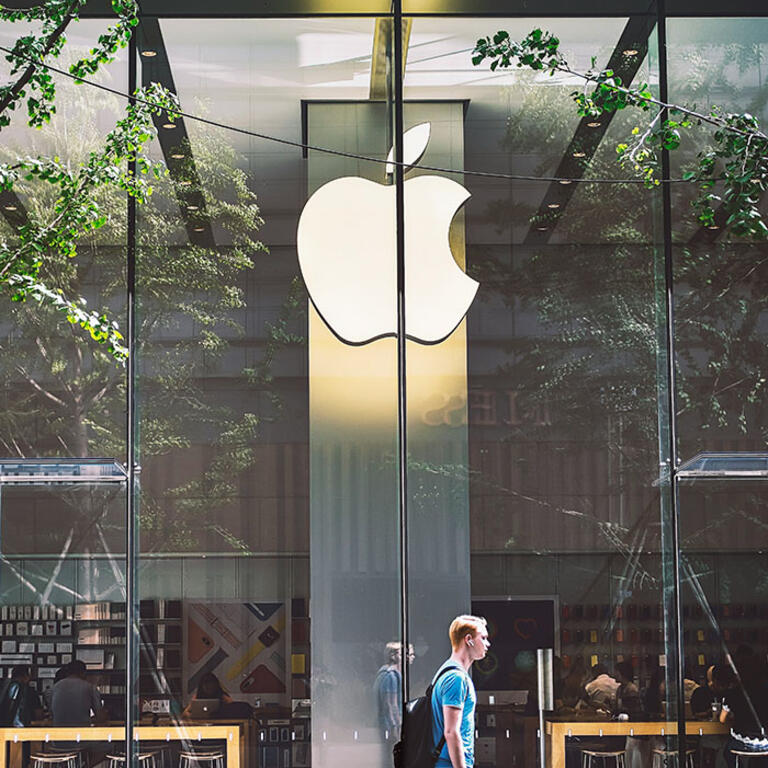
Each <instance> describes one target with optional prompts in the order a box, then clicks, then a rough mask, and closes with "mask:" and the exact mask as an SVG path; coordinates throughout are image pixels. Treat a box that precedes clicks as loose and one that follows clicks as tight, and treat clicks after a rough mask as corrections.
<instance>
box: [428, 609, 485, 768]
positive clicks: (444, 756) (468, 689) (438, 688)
mask: <svg viewBox="0 0 768 768" xmlns="http://www.w3.org/2000/svg"><path fill="white" fill-rule="evenodd" d="M448 636H449V637H450V639H451V655H450V657H449V658H448V660H447V661H446V662H445V663H444V664H443V665H442V666H441V667H440V669H438V670H437V673H436V674H435V678H433V680H437V682H436V683H435V684H434V688H433V689H432V736H433V740H434V743H435V745H438V744H439V743H440V740H441V739H442V738H445V743H444V744H443V747H442V749H441V750H440V753H439V755H438V758H437V763H436V764H435V765H436V768H472V766H473V765H474V764H475V703H476V701H477V696H476V695H475V686H474V684H473V683H472V679H471V678H470V676H469V668H470V667H471V666H472V664H473V662H475V661H478V660H479V659H482V658H485V654H486V653H487V652H488V649H489V648H490V647H491V644H490V642H488V628H487V625H486V621H485V619H482V618H480V617H479V616H468V615H464V616H457V617H456V618H455V619H454V620H453V621H452V622H451V626H450V628H449V629H448ZM446 667H448V668H449V669H448V671H447V672H445V673H444V674H442V675H441V676H440V678H439V679H438V675H440V673H441V671H442V670H443V669H445V668H446Z"/></svg>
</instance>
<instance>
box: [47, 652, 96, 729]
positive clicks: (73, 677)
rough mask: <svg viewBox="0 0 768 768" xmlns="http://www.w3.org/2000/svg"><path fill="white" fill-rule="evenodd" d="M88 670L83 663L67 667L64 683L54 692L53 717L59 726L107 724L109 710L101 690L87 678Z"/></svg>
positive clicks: (75, 663) (56, 685)
mask: <svg viewBox="0 0 768 768" xmlns="http://www.w3.org/2000/svg"><path fill="white" fill-rule="evenodd" d="M86 672H87V668H86V666H85V663H84V662H82V661H80V659H75V661H73V662H71V663H70V664H68V665H67V667H66V672H65V674H64V677H63V679H61V680H59V682H58V683H56V684H55V685H54V686H53V688H52V689H51V691H52V692H51V715H52V716H53V724H54V725H56V726H62V727H67V726H75V725H90V724H91V718H93V721H94V722H96V723H105V722H106V721H107V719H108V713H107V710H106V709H105V708H104V705H103V704H102V702H101V694H100V693H99V689H98V688H97V687H96V686H95V685H93V684H92V683H89V682H88V681H87V680H86V678H85V675H86Z"/></svg>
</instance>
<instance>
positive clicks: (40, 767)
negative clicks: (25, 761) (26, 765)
mask: <svg viewBox="0 0 768 768" xmlns="http://www.w3.org/2000/svg"><path fill="white" fill-rule="evenodd" d="M80 757H81V753H80V752H78V751H76V750H73V751H72V752H33V753H32V754H31V755H30V756H29V759H30V760H31V761H32V768H78V763H79V761H80Z"/></svg>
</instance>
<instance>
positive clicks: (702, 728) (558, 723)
mask: <svg viewBox="0 0 768 768" xmlns="http://www.w3.org/2000/svg"><path fill="white" fill-rule="evenodd" d="M544 729H545V734H546V745H547V765H548V766H550V768H565V740H566V738H568V737H569V736H598V737H601V736H675V735H677V722H668V721H664V720H657V721H649V722H644V721H631V720H626V721H617V720H547V721H546V724H545V726H544ZM685 732H686V734H688V735H689V736H704V735H705V734H727V733H729V732H730V726H729V725H724V724H723V723H713V722H711V721H704V720H702V721H699V720H689V721H688V722H686V724H685ZM0 768H2V766H0Z"/></svg>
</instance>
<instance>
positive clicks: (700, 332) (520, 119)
mask: <svg viewBox="0 0 768 768" xmlns="http://www.w3.org/2000/svg"><path fill="white" fill-rule="evenodd" d="M673 50H674V48H673ZM759 55H760V54H759V51H756V50H755V48H754V46H752V47H749V49H748V50H747V47H746V46H745V48H744V50H741V49H739V50H736V49H734V47H733V46H730V47H729V48H728V49H727V50H725V49H724V48H723V47H720V48H719V51H718V56H719V58H717V57H715V58H712V59H711V61H710V62H709V64H708V66H707V67H705V68H702V70H701V71H700V72H699V73H698V74H699V75H700V77H699V78H698V79H695V80H694V86H695V98H694V99H693V100H694V101H698V102H699V103H700V100H701V99H706V100H708V99H709V98H710V95H711V94H713V93H719V94H722V93H724V92H726V91H727V93H728V95H729V99H730V101H729V103H727V104H725V108H727V109H733V110H743V109H745V107H747V108H748V109H749V110H758V109H763V107H764V105H765V98H766V92H768V91H767V89H765V88H764V87H763V88H760V89H757V88H755V87H754V85H755V83H754V73H755V67H757V66H759V62H760V59H759ZM694 59H695V56H694ZM693 64H695V61H694V62H693ZM747 70H749V71H750V73H751V74H750V76H749V77H746V78H744V79H743V80H742V79H741V78H742V75H743V74H744V72H746V71H747ZM672 76H673V77H674V76H675V75H674V70H673V75H672ZM685 82H686V84H687V82H688V81H687V79H685ZM747 82H749V83H750V85H749V87H747V86H746V85H745V83H747ZM537 86H538V88H537V87H536V86H534V87H531V88H526V87H525V86H522V85H520V86H515V88H517V89H518V90H517V92H516V97H517V101H518V102H519V104H520V109H519V110H518V109H516V111H515V114H514V115H512V116H510V118H509V120H508V123H507V135H506V138H505V140H504V147H505V148H506V149H508V150H509V151H510V152H517V153H519V154H521V155H523V154H526V153H533V152H535V151H537V147H538V148H542V149H541V151H542V152H543V157H541V158H537V166H536V168H535V170H534V173H542V174H543V173H547V172H551V171H552V169H553V168H554V167H555V165H556V163H557V162H558V161H559V159H560V154H559V153H561V152H562V151H563V149H564V146H565V144H566V142H567V140H569V139H570V138H571V136H573V129H572V128H570V130H569V128H568V126H569V125H573V105H572V104H571V103H570V102H569V101H568V99H567V94H566V95H564V94H563V93H562V92H560V94H559V96H558V93H557V88H555V87H553V86H548V87H546V86H544V85H543V84H541V83H539V84H537ZM686 94H687V92H686ZM686 94H683V96H680V95H679V94H678V93H677V92H675V97H674V98H675V99H676V100H683V98H685V100H688V97H687V95H686ZM635 117H636V116H635ZM632 122H633V118H632V117H631V116H629V115H627V114H626V113H619V114H617V116H616V118H615V122H614V124H612V126H611V129H610V131H611V133H615V134H616V135H621V133H622V132H625V131H627V129H628V128H631V125H632ZM551 125H554V126H555V128H554V129H550V126H551ZM611 133H609V134H607V135H606V137H605V138H604V140H603V142H602V144H601V145H600V148H599V150H598V152H597V153H596V155H595V157H594V158H593V159H592V160H591V161H590V163H589V167H588V169H587V174H588V175H591V176H593V177H614V176H616V162H615V142H614V141H611ZM558 136H559V139H560V141H559V142H558V141H557V138H558ZM700 138H701V134H700V133H697V132H696V131H695V130H691V131H690V133H689V134H688V135H687V136H685V137H684V140H683V143H682V145H681V148H680V151H679V153H677V154H675V155H673V159H675V162H677V163H679V164H680V169H678V170H675V171H673V175H675V176H680V175H681V174H682V172H684V171H685V170H688V169H689V166H690V163H691V162H692V159H693V158H694V156H695V154H696V153H697V152H698V151H699V150H701V149H702V147H704V148H706V143H704V144H702V143H697V142H696V141H695V139H700ZM673 191H674V195H675V197H674V202H673V212H674V216H675V219H674V221H673V228H674V237H675V242H676V247H675V254H674V256H675V270H676V274H675V279H676V344H677V355H678V358H677V360H678V382H677V383H678V409H679V410H678V414H677V415H678V418H679V424H680V435H681V437H680V439H681V455H682V456H683V457H684V458H687V457H689V456H690V455H692V454H693V453H695V452H696V450H700V449H701V448H703V447H710V448H715V447H727V446H724V445H721V444H718V443H717V442H716V441H717V440H719V439H721V438H723V437H729V438H732V437H740V436H741V437H742V438H746V439H747V441H748V442H747V443H742V445H743V446H745V447H746V445H748V446H749V448H750V449H752V450H756V449H761V448H762V449H764V446H765V439H766V430H765V427H764V424H765V423H766V418H765V415H766V414H765V406H766V401H765V396H764V388H765V378H766V375H765V369H766V351H765V342H766V338H765V336H766V334H765V326H764V317H765V311H766V308H767V307H766V295H767V294H768V290H766V289H768V285H766V281H767V280H768V271H767V270H766V265H765V259H766V253H765V248H764V247H762V246H758V245H755V244H752V243H749V242H744V241H741V240H739V239H738V238H736V237H734V236H733V235H728V236H727V238H725V242H722V243H716V242H709V241H708V237H702V234H704V235H707V236H708V235H711V234H712V233H711V231H709V230H706V229H704V228H703V227H700V226H698V227H697V226H696V225H695V223H693V224H692V222H691V221H690V217H689V216H688V214H687V213H686V211H688V210H689V207H688V205H689V203H690V200H691V197H692V196H693V193H694V192H695V190H690V189H687V188H685V189H683V188H681V187H679V186H676V187H674V190H673ZM515 195H516V196H515V197H510V198H508V199H506V200H497V201H496V202H495V203H493V204H492V205H491V206H489V216H488V219H490V221H492V222H493V223H494V224H495V225H496V226H497V229H498V230H499V231H508V228H509V227H510V226H511V227H514V226H515V225H517V227H518V228H519V229H518V232H519V233H520V235H524V234H525V232H526V231H528V230H531V229H533V228H534V227H535V223H536V222H534V221H532V220H531V216H532V214H533V213H534V212H535V208H534V207H533V206H530V205H528V206H526V202H525V200H524V197H525V196H524V195H523V194H520V192H519V191H517V190H516V191H515ZM532 196H533V197H534V198H535V200H537V201H538V199H539V198H538V195H532ZM659 203H660V200H659V196H658V195H657V194H655V193H654V192H653V191H652V190H651V191H648V190H645V189H643V188H642V187H639V186H634V187H631V188H629V187H624V186H622V185H612V186H610V187H606V186H600V185H597V184H595V185H589V184H580V185H579V187H578V190H577V192H576V194H574V196H573V198H572V199H571V202H570V203H569V206H568V209H567V210H566V212H565V214H564V215H563V216H562V217H561V218H560V219H559V221H558V223H557V226H556V228H555V229H554V230H553V232H552V233H551V236H550V235H548V237H549V240H548V242H547V243H546V244H537V243H536V240H535V238H531V242H530V244H529V245H528V244H525V245H517V244H516V243H517V242H518V236H517V235H516V234H515V233H514V230H512V235H511V236H512V238H513V242H514V243H515V246H514V248H513V250H512V255H511V258H510V256H509V254H508V253H507V252H506V250H505V252H504V253H500V251H501V249H495V250H494V249H486V251H485V252H484V253H482V252H478V251H479V249H478V248H477V247H476V246H475V249H474V251H472V252H470V259H469V260H470V264H471V265H472V272H473V276H474V277H476V278H477V279H478V280H479V281H480V283H481V288H480V291H481V293H480V297H481V298H485V299H486V300H488V301H489V302H493V303H495V304H499V303H502V304H503V305H504V306H505V307H507V308H508V309H509V311H510V312H514V313H515V318H516V326H517V329H519V330H517V329H516V331H515V332H514V333H513V334H511V335H510V337H509V338H505V339H504V340H503V341H502V342H500V343H499V347H498V350H499V351H498V352H497V354H498V356H499V357H501V356H502V354H503V355H504V359H505V362H503V363H502V364H501V365H500V366H499V367H498V368H497V369H496V371H495V381H496V382H499V383H500V385H501V386H502V388H505V389H514V390H515V393H516V403H517V405H518V406H519V407H520V409H522V410H526V409H527V410H528V411H529V412H533V411H534V410H536V406H537V405H539V406H541V405H544V404H546V405H547V406H548V408H549V411H550V413H551V414H552V424H551V425H548V424H544V425H542V424H540V423H536V422H535V420H533V419H531V420H527V421H526V420H524V419H523V420H520V421H519V422H517V423H515V424H513V425H508V426H506V427H503V426H497V427H496V428H494V429H490V428H485V429H486V431H487V433H488V435H489V439H490V440H494V441H498V443H499V446H501V444H503V443H504V442H509V443H511V444H518V445H521V446H523V449H524V448H525V446H526V445H530V446H531V447H532V448H533V447H534V446H536V448H537V451H538V452H539V453H538V454H537V455H538V456H539V457H540V456H541V447H542V445H543V444H545V445H548V446H549V447H551V449H552V453H553V454H556V453H557V452H558V451H559V452H561V453H565V452H568V451H571V453H572V455H573V458H574V461H575V462H577V460H578V459H584V458H585V457H587V456H589V455H590V454H591V455H592V457H593V458H592V459H587V460H584V461H583V464H584V466H588V465H589V464H590V462H595V463H596V464H598V463H599V462H600V461H601V459H600V458H599V453H600V452H601V451H605V452H607V454H608V455H609V456H610V457H612V459H613V462H614V463H613V466H614V467H618V468H619V469H618V470H617V471H616V473H615V474H613V475H612V476H611V477H610V481H611V485H610V487H609V488H608V489H607V491H598V490H597V485H599V484H598V483H594V484H593V485H592V488H593V491H592V493H593V497H592V498H593V499H595V500H597V498H598V495H599V494H600V493H603V492H604V493H607V494H609V495H610V496H611V497H612V499H613V501H614V503H615V506H614V508H613V509H612V510H610V509H609V510H605V509H604V510H595V509H594V508H593V506H592V504H591V501H592V499H590V498H581V499H578V500H573V501H569V502H568V503H558V500H557V498H556V496H554V497H553V495H551V494H550V492H549V487H548V485H547V483H546V482H543V481H542V482H541V483H540V486H539V487H536V485H537V483H536V479H535V478H536V474H539V475H543V474H545V473H546V472H547V467H546V466H545V465H544V462H542V464H541V465H540V466H535V468H534V465H536V463H537V461H542V460H541V459H540V458H539V459H534V458H533V457H531V459H530V463H529V464H528V466H530V467H531V474H532V475H533V478H532V477H531V476H530V475H528V476H526V477H525V479H524V481H522V483H521V484H516V483H515V482H510V483H508V484H505V483H497V482H495V481H492V480H488V479H483V477H482V473H480V472H478V473H477V476H473V478H472V484H473V488H475V489H476V492H480V493H483V494H487V495H488V496H491V497H494V496H495V497H496V498H497V499H498V504H499V508H500V509H501V508H503V509H504V510H505V512H507V511H509V510H514V511H515V512H519V513H520V515H518V516H517V517H518V518H520V517H522V519H524V520H526V521H529V520H532V519H536V520H537V525H539V528H538V530H541V531H544V530H545V529H546V528H547V526H548V525H549V526H550V527H551V530H552V531H553V533H552V535H551V536H550V537H549V541H550V542H551V544H552V549H554V550H555V551H557V549H558V544H557V543H556V542H557V541H558V539H559V537H560V533H559V531H561V530H562V528H563V527H564V526H567V525H568V522H567V521H568V520H574V519H578V520H580V521H581V522H582V524H583V525H584V527H585V530H594V531H595V535H594V541H595V544H597V545H598V546H599V547H602V546H603V545H604V546H605V547H606V548H607V549H611V550H614V551H616V552H618V553H620V554H621V556H622V558H624V559H625V561H626V563H627V568H628V570H627V572H626V574H625V575H624V577H623V579H624V582H623V583H627V584H631V583H632V580H633V579H637V577H638V574H640V575H645V577H647V576H648V574H654V573H657V572H658V571H657V569H656V568H654V567H652V566H651V565H648V563H647V562H646V561H647V560H648V558H647V556H646V555H645V554H644V552H646V551H647V550H651V551H652V550H654V549H658V544H659V542H658V529H657V528H654V527H653V526H652V525H651V524H652V523H653V522H655V521H658V517H659V506H658V497H657V496H656V495H655V494H653V493H652V492H651V491H648V492H647V493H645V495H644V496H643V495H642V493H641V492H642V490H643V489H648V488H649V486H650V484H651V482H652V480H653V479H654V476H655V474H656V473H657V471H658V470H657V463H658V447H657V446H658V438H657V369H656V362H657V353H658V349H659V345H660V343H662V342H661V340H660V337H659V334H658V332H659V319H660V316H659V315H658V314H657V311H656V307H655V302H656V301H658V300H659V298H660V297H659V295H658V293H656V291H657V289H658V288H659V287H660V282H659V275H660V272H659V271H658V270H659V267H660V266H661V261H660V260H661V258H662V253H661V251H660V249H659V246H660V244H661V241H662V238H661V229H660V226H659V225H660V214H661V211H660V208H659V207H658V204H659ZM579 214H586V215H579ZM694 234H696V240H694V242H689V241H690V240H691V239H692V238H693V237H694ZM723 234H724V233H723V231H722V230H721V231H720V232H719V235H720V236H721V237H722V235H723ZM654 265H656V267H655V266H654ZM659 307H660V308H661V309H663V305H659ZM491 386H498V385H497V384H495V383H494V384H491ZM702 428H703V429H702ZM476 434H477V435H478V436H480V435H482V434H483V432H482V430H481V429H480V428H478V431H477V432H476ZM577 463H578V462H577ZM600 466H601V468H602V467H603V466H604V465H600ZM595 471H597V470H595ZM638 492H640V493H638ZM576 493H580V494H583V493H584V488H583V487H582V488H581V489H580V491H578V492H577V491H574V495H576ZM633 493H634V494H635V495H634V496H633V495H632V494H633ZM622 494H627V501H626V509H627V514H626V517H625V518H621V516H620V514H619V512H618V510H619V508H620V507H621V503H616V502H617V501H618V500H619V499H620V497H621V495H622ZM643 499H645V501H644V502H643ZM502 505H503V506H502ZM497 514H498V513H497ZM736 520H738V524H739V525H742V526H743V525H744V524H745V522H747V523H749V522H751V523H756V518H755V516H754V515H746V516H745V512H744V509H736V508H735V506H734V505H723V508H722V509H720V510H718V511H717V515H716V519H713V521H711V524H710V525H711V526H713V530H715V529H717V528H720V529H722V528H727V526H728V525H733V523H734V522H735V521H736ZM543 521H546V523H544V522H543ZM521 528H522V531H523V533H522V539H521V537H519V536H517V529H516V523H515V516H514V515H512V514H510V515H509V525H508V530H509V532H510V536H509V538H508V539H507V547H508V548H509V549H510V550H515V549H518V550H519V548H521V547H524V546H525V539H524V537H525V536H526V535H527V531H526V529H525V525H522V526H521ZM755 530H756V534H757V535H759V536H761V537H762V536H763V535H764V532H763V530H762V527H758V528H756V529H755ZM565 544H566V546H567V545H568V544H569V542H565ZM691 546H697V542H696V541H694V540H692V541H691ZM652 581H653V582H655V579H652ZM649 583H651V582H649Z"/></svg>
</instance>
